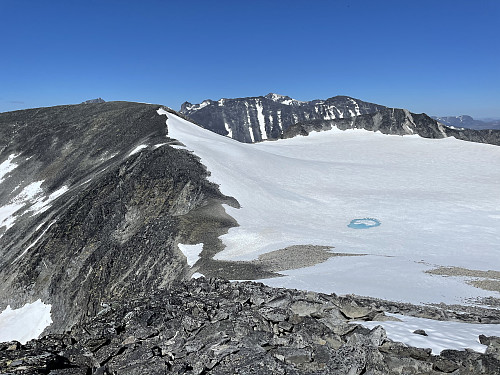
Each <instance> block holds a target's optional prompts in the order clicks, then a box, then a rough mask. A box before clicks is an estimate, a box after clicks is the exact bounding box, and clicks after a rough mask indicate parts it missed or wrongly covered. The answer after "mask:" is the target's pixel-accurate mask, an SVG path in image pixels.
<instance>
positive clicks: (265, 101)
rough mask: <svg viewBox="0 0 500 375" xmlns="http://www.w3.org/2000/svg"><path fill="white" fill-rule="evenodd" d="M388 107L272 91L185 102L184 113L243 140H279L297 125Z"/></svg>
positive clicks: (198, 121) (183, 105) (201, 122)
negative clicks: (302, 97)
mask: <svg viewBox="0 0 500 375" xmlns="http://www.w3.org/2000/svg"><path fill="white" fill-rule="evenodd" d="M383 108H385V107H384V106H381V105H377V104H373V103H367V102H364V101H362V100H359V99H354V98H350V97H348V96H335V97H332V98H329V99H326V100H312V101H308V102H301V101H298V100H294V99H292V98H290V97H288V96H282V95H277V94H272V93H270V94H268V95H266V96H258V97H251V98H237V99H220V100H219V101H213V100H205V101H203V102H202V103H200V104H191V103H188V102H185V103H183V104H182V106H181V109H180V113H182V114H183V115H186V116H187V117H188V118H190V119H191V120H192V121H194V122H195V123H197V124H200V125H201V126H202V127H204V128H205V129H209V130H211V131H213V132H215V133H218V134H221V135H227V136H229V137H231V138H233V139H236V140H238V141H240V142H247V143H251V142H259V141H262V140H265V139H277V138H280V137H281V135H282V134H283V131H286V130H287V129H288V127H290V126H291V125H293V124H296V123H299V122H304V121H309V120H326V119H333V118H344V117H351V116H354V115H358V114H366V113H374V112H377V111H379V110H381V109H383Z"/></svg>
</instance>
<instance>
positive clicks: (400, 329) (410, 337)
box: [356, 314, 500, 355]
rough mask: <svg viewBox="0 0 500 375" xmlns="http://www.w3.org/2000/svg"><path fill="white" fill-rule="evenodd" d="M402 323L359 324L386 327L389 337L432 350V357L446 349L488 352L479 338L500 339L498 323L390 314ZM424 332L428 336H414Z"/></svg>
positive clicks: (369, 326)
mask: <svg viewBox="0 0 500 375" xmlns="http://www.w3.org/2000/svg"><path fill="white" fill-rule="evenodd" d="M388 315H391V316H394V317H396V318H398V319H399V320H402V321H401V322H392V321H387V322H376V321H373V322H356V323H359V324H362V325H363V326H365V327H367V328H370V329H371V328H374V327H376V326H378V325H381V326H382V327H384V329H385V331H386V332H387V337H388V338H389V339H391V340H393V341H397V342H402V343H405V344H407V345H410V346H414V347H417V348H431V349H432V354H436V355H437V354H439V353H441V351H442V350H445V349H455V350H464V349H467V348H468V349H472V350H475V351H476V352H480V353H484V352H485V350H486V345H482V344H480V343H479V335H486V336H500V325H498V324H471V323H461V322H449V321H438V320H432V319H423V318H415V317H412V316H404V315H397V314H388ZM416 330H424V331H425V333H426V334H427V336H423V335H419V334H416V333H413V332H414V331H416Z"/></svg>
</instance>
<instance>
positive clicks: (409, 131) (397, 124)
mask: <svg viewBox="0 0 500 375" xmlns="http://www.w3.org/2000/svg"><path fill="white" fill-rule="evenodd" d="M333 127H336V128H338V129H340V130H346V129H365V130H370V131H380V132H381V133H383V134H394V135H419V136H421V137H424V138H446V137H455V138H457V139H461V140H464V141H470V142H479V143H489V144H493V145H500V130H474V129H466V128H455V127H452V126H446V125H443V124H441V123H439V122H438V121H436V120H434V119H432V118H431V117H429V116H427V115H426V114H425V113H422V114H415V113H411V112H409V111H408V110H405V109H397V108H385V109H382V110H381V111H379V112H377V113H372V114H366V115H361V116H355V117H352V118H343V119H333V120H314V121H306V122H302V123H297V124H295V125H292V126H290V127H289V128H288V129H287V130H286V131H284V132H283V135H282V138H292V137H295V136H297V135H308V134H309V133H310V132H312V131H324V130H330V129H332V128H333Z"/></svg>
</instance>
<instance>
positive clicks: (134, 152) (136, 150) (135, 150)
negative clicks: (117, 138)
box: [128, 145, 149, 156]
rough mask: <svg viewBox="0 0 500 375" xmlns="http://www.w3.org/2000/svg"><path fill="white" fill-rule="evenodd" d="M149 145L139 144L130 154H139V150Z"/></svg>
mask: <svg viewBox="0 0 500 375" xmlns="http://www.w3.org/2000/svg"><path fill="white" fill-rule="evenodd" d="M148 147H149V146H148V145H139V146H137V147H136V148H134V149H133V150H132V151H130V153H129V154H128V156H132V155H134V154H137V153H138V152H139V151H141V150H142V149H144V148H148Z"/></svg>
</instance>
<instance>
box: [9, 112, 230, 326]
mask: <svg viewBox="0 0 500 375" xmlns="http://www.w3.org/2000/svg"><path fill="white" fill-rule="evenodd" d="M158 108H160V106H159V105H149V104H140V103H127V102H106V103H97V104H96V103H90V104H80V105H73V106H59V107H51V108H38V109H32V110H24V111H16V112H7V113H2V114H0V163H6V164H4V165H10V167H9V168H10V170H9V171H8V172H7V173H6V174H5V176H3V178H2V181H1V189H0V206H1V207H3V209H4V210H11V211H12V214H11V216H9V217H7V218H6V219H5V220H3V221H2V222H0V249H1V250H0V251H1V257H0V311H2V310H3V309H4V308H5V307H6V306H7V305H10V306H11V307H12V308H13V309H15V308H19V307H21V306H23V305H24V304H25V303H31V302H34V301H36V300H38V299H41V300H42V301H43V302H44V303H45V304H51V305H52V319H53V321H54V323H53V325H51V326H50V328H49V330H53V331H54V332H61V331H64V330H65V329H68V328H70V327H71V326H73V325H74V324H75V323H77V322H79V321H83V320H86V319H89V318H90V317H92V316H94V315H95V314H96V313H97V312H98V311H99V309H100V304H101V302H102V301H103V300H108V299H110V298H112V297H120V298H131V297H136V296H138V295H144V294H147V293H148V292H150V291H152V290H156V289H157V288H159V287H168V286H169V285H170V284H171V283H172V282H174V281H175V280H182V279H185V278H186V277H189V275H190V274H189V272H190V271H189V267H188V265H187V263H186V258H185V256H184V255H183V254H182V252H181V251H180V250H179V248H178V246H177V244H178V243H179V242H182V243H192V242H191V241H195V242H194V243H199V242H200V237H201V236H203V240H204V241H205V242H206V243H215V244H216V243H218V241H220V240H219V239H218V236H219V235H221V234H223V233H225V231H226V230H227V228H229V227H231V226H233V225H236V224H235V222H234V220H233V219H232V218H230V217H228V216H227V215H226V214H225V212H224V210H223V209H222V208H220V209H216V208H217V207H220V206H221V205H222V203H227V204H231V205H237V202H236V201H235V200H234V199H230V198H228V197H225V196H223V195H222V194H221V193H220V192H219V190H218V186H217V185H215V184H213V183H210V182H209V181H208V180H207V179H206V177H207V175H208V172H207V170H206V168H205V167H204V166H203V165H202V164H201V163H200V162H199V160H198V158H197V157H196V156H194V155H193V154H191V153H189V152H187V151H185V150H180V149H176V148H174V147H171V146H170V144H172V143H175V142H176V141H175V140H172V139H170V138H168V137H167V127H166V124H165V120H166V118H165V116H160V115H158V113H157V110H158ZM35 208H36V209H35ZM2 214H3V212H2Z"/></svg>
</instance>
